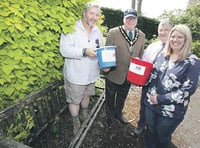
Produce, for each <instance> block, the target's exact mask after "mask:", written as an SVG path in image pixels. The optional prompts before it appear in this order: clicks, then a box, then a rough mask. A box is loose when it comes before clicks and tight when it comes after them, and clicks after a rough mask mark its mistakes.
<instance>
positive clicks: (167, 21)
mask: <svg viewBox="0 0 200 148" xmlns="http://www.w3.org/2000/svg"><path fill="white" fill-rule="evenodd" d="M166 24H169V25H170V26H171V28H172V27H173V24H172V22H171V21H170V20H169V19H162V20H161V21H160V23H159V25H158V26H163V25H166Z"/></svg>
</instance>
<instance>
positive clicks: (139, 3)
mask: <svg viewBox="0 0 200 148" xmlns="http://www.w3.org/2000/svg"><path fill="white" fill-rule="evenodd" d="M137 12H138V14H139V15H141V14H142V0H137Z"/></svg>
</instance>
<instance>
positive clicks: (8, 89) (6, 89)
mask: <svg viewBox="0 0 200 148" xmlns="http://www.w3.org/2000/svg"><path fill="white" fill-rule="evenodd" d="M4 91H5V92H4V93H5V94H6V95H8V96H11V95H12V93H13V92H14V91H15V89H14V87H8V88H5V89H4Z"/></svg>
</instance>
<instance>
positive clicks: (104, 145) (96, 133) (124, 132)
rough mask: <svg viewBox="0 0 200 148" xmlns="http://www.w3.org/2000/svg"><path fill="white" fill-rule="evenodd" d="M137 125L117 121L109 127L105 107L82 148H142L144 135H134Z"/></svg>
mask: <svg viewBox="0 0 200 148" xmlns="http://www.w3.org/2000/svg"><path fill="white" fill-rule="evenodd" d="M134 128H135V127H134V126H133V125H132V124H131V123H129V124H127V125H124V124H121V123H120V122H118V121H115V122H114V124H113V126H112V127H108V126H107V123H106V117H105V109H104V107H103V108H102V110H101V111H100V113H99V115H98V116H97V118H96V120H95V121H94V123H93V125H92V127H91V128H90V130H89V132H88V133H87V135H86V137H85V138H84V141H83V143H82V145H81V148H141V147H142V145H143V137H144V135H142V136H140V137H138V136H136V135H134V133H133V129H134Z"/></svg>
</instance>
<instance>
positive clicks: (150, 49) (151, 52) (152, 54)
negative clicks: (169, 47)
mask: <svg viewBox="0 0 200 148" xmlns="http://www.w3.org/2000/svg"><path fill="white" fill-rule="evenodd" d="M162 47H163V43H162V42H161V41H156V42H153V43H151V44H150V45H149V46H147V48H146V49H145V50H144V54H143V57H142V59H143V60H145V61H147V62H151V63H153V61H154V60H155V58H156V56H157V54H158V52H159V51H160V50H161V49H162Z"/></svg>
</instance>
